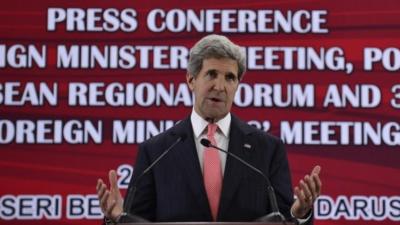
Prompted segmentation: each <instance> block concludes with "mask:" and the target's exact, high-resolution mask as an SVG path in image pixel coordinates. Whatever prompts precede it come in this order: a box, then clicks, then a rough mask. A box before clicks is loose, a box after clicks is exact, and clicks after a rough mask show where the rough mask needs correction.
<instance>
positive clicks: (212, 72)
mask: <svg viewBox="0 0 400 225" xmlns="http://www.w3.org/2000/svg"><path fill="white" fill-rule="evenodd" d="M186 80H187V83H188V85H189V88H190V90H192V91H193V92H194V95H195V103H194V104H195V105H194V110H195V111H196V112H197V113H198V114H199V115H200V116H201V117H203V118H204V119H206V120H208V121H212V122H214V121H218V120H220V119H222V118H223V117H224V116H225V115H226V114H227V113H228V112H229V111H230V110H231V107H232V102H233V98H234V97H235V93H236V90H237V88H238V85H239V78H238V65H237V62H236V61H235V60H232V59H229V58H222V59H215V58H210V59H204V60H203V67H202V68H201V71H200V72H199V74H198V75H197V77H196V78H194V77H192V76H191V75H187V76H186Z"/></svg>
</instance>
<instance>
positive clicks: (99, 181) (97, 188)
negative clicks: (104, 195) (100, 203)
mask: <svg viewBox="0 0 400 225" xmlns="http://www.w3.org/2000/svg"><path fill="white" fill-rule="evenodd" d="M102 183H103V180H102V179H98V180H97V184H96V191H97V192H99V189H100V187H101V184H102Z"/></svg>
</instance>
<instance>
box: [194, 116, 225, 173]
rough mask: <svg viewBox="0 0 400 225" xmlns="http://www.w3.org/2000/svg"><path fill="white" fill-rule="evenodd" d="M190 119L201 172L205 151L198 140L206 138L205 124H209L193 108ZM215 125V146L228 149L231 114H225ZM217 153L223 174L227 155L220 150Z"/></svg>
mask: <svg viewBox="0 0 400 225" xmlns="http://www.w3.org/2000/svg"><path fill="white" fill-rule="evenodd" d="M190 121H191V123H192V127H193V134H194V142H195V143H196V149H197V156H198V157H199V161H200V168H201V172H202V173H203V161H204V160H203V154H204V151H205V147H204V146H203V145H202V144H201V143H200V140H201V139H203V138H207V125H208V124H209V122H207V121H206V120H205V119H203V118H202V117H201V116H200V115H199V114H197V113H196V111H194V109H193V110H192V114H191V116H190ZM216 125H217V126H218V128H217V132H215V141H216V142H217V146H218V147H220V148H222V149H225V150H228V144H229V131H230V128H231V114H230V113H228V114H226V116H225V117H224V118H222V119H220V120H218V121H217V122H216ZM218 153H219V159H220V161H221V168H222V175H224V172H225V164H226V156H227V155H226V154H225V153H224V152H221V151H218Z"/></svg>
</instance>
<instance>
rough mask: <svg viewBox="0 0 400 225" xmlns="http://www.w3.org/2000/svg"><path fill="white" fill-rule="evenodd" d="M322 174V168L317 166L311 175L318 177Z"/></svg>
mask: <svg viewBox="0 0 400 225" xmlns="http://www.w3.org/2000/svg"><path fill="white" fill-rule="evenodd" d="M320 172H321V167H320V166H319V165H316V166H315V167H314V169H313V170H312V171H311V175H312V174H317V175H319V173H320Z"/></svg>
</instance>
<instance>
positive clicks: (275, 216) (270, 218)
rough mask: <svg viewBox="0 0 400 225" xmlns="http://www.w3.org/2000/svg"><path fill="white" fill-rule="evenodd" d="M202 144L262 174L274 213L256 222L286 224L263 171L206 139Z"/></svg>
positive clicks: (272, 189)
mask: <svg viewBox="0 0 400 225" xmlns="http://www.w3.org/2000/svg"><path fill="white" fill-rule="evenodd" d="M200 143H201V144H202V145H203V146H205V147H211V148H214V149H217V150H218V151H221V152H224V153H225V154H228V155H229V156H232V157H233V158H235V159H236V160H238V161H239V162H241V163H242V164H243V165H245V166H247V167H248V168H250V169H251V170H253V171H254V172H256V173H258V174H260V175H261V176H262V177H263V178H264V180H265V181H266V182H267V192H268V196H269V201H270V205H271V208H272V212H271V213H270V214H268V215H265V216H263V217H260V218H258V219H256V221H257V222H283V224H286V219H285V217H284V216H283V215H282V214H281V213H280V212H279V208H278V203H277V201H276V196H275V191H274V188H273V187H272V185H271V182H270V181H269V179H268V177H267V176H266V175H265V174H264V173H263V172H262V171H261V170H259V169H257V168H255V167H254V166H252V165H250V164H249V163H248V162H246V161H244V160H243V159H242V158H240V157H239V156H237V155H235V154H234V153H232V152H229V151H226V150H224V149H222V148H219V147H218V146H215V145H213V144H211V142H210V141H209V140H208V139H206V138H203V139H201V140H200Z"/></svg>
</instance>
